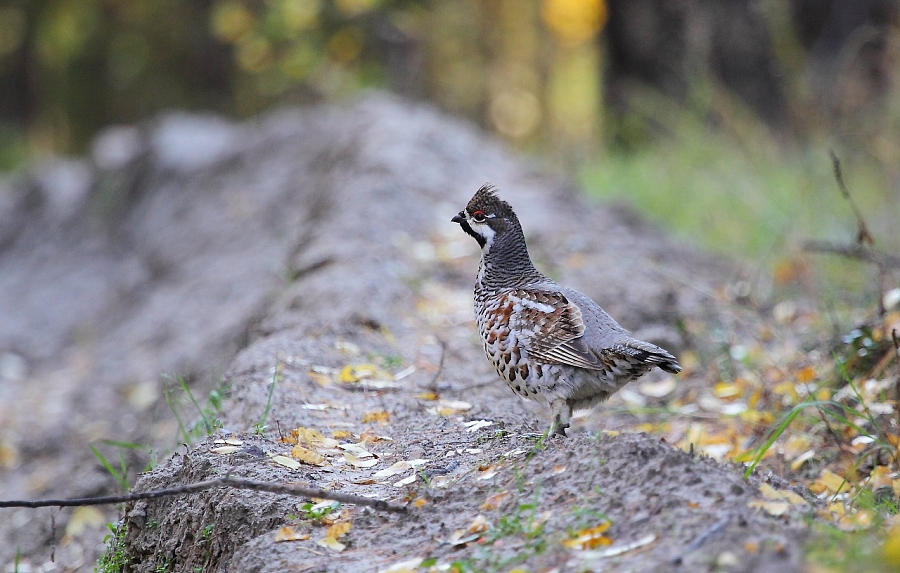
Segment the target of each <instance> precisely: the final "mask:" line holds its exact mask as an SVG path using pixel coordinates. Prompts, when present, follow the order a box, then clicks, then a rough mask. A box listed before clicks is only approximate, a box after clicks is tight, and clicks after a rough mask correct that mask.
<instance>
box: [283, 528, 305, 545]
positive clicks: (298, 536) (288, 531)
mask: <svg viewBox="0 0 900 573" xmlns="http://www.w3.org/2000/svg"><path fill="white" fill-rule="evenodd" d="M304 539H309V533H300V532H298V531H297V530H296V529H294V528H293V527H291V526H289V525H285V526H284V527H282V528H281V529H279V530H278V531H276V532H275V542H276V543H278V542H280V541H303V540H304Z"/></svg>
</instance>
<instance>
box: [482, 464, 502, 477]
mask: <svg viewBox="0 0 900 573" xmlns="http://www.w3.org/2000/svg"><path fill="white" fill-rule="evenodd" d="M498 473H500V468H499V467H498V466H496V465H493V464H492V465H489V466H488V467H486V468H484V470H482V471H481V473H480V474H478V479H491V478H492V477H494V476H495V475H497V474H498Z"/></svg>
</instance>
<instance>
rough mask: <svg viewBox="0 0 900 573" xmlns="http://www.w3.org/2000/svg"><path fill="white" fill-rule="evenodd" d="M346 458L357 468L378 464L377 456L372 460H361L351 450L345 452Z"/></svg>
mask: <svg viewBox="0 0 900 573" xmlns="http://www.w3.org/2000/svg"><path fill="white" fill-rule="evenodd" d="M344 459H345V460H347V463H348V464H350V465H351V466H353V467H356V468H370V467H372V466H374V465H378V460H376V459H375V458H372V459H371V460H361V459H359V458H357V457H356V456H354V455H353V454H351V453H350V452H344Z"/></svg>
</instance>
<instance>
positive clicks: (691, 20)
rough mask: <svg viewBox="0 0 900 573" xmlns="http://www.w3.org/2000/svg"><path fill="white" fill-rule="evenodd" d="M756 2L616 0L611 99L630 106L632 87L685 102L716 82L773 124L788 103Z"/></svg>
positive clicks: (609, 36)
mask: <svg viewBox="0 0 900 573" xmlns="http://www.w3.org/2000/svg"><path fill="white" fill-rule="evenodd" d="M757 4H758V3H757V2H752V1H751V0H610V1H609V12H610V18H609V24H608V26H607V33H606V40H607V45H608V47H609V65H608V68H607V70H608V72H607V73H608V75H607V88H608V93H609V97H610V101H611V103H612V104H613V105H615V106H616V107H617V108H618V109H626V108H627V106H628V99H629V93H630V91H631V89H632V88H633V87H634V85H635V84H636V83H637V84H643V85H649V86H652V87H653V88H655V89H657V90H659V91H660V92H662V93H663V94H665V95H667V96H670V97H673V98H675V99H677V100H681V101H683V100H685V99H686V98H687V97H689V96H690V90H691V87H692V85H694V84H695V83H696V82H698V80H699V81H700V83H701V84H702V82H703V81H704V78H706V79H707V81H714V82H717V83H718V84H720V85H722V86H723V87H724V88H726V89H728V90H729V91H731V92H733V93H734V94H735V95H737V96H738V97H739V98H740V99H741V100H742V101H743V102H744V103H745V104H746V105H747V106H748V107H750V108H751V109H753V110H754V111H755V112H756V113H757V114H758V115H759V116H760V117H762V118H763V119H765V120H766V121H767V122H769V123H770V124H772V125H779V124H782V123H783V122H784V120H785V118H786V110H787V103H786V98H785V94H784V88H783V82H782V80H781V78H780V77H779V64H778V62H777V60H776V58H775V55H774V53H773V50H772V40H771V38H770V36H769V31H768V27H767V24H766V20H765V18H763V16H762V14H761V13H760V12H759V11H758V10H757V8H756V7H757Z"/></svg>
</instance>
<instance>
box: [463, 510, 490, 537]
mask: <svg viewBox="0 0 900 573" xmlns="http://www.w3.org/2000/svg"><path fill="white" fill-rule="evenodd" d="M489 527H490V525H488V520H487V518H486V517H485V516H483V515H481V514H479V515H476V516H475V519H473V520H472V523H470V524H469V527H467V528H466V532H467V533H484V532H485V531H487V530H488V528H489Z"/></svg>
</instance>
